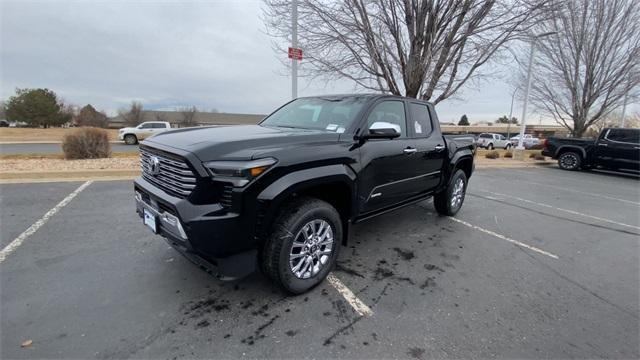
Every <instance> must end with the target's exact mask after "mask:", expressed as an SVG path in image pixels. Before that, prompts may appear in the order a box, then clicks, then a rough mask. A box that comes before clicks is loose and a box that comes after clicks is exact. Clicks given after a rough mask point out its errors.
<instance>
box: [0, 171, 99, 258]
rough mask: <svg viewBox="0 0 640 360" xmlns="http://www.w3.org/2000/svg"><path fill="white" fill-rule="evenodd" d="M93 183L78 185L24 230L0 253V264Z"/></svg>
mask: <svg viewBox="0 0 640 360" xmlns="http://www.w3.org/2000/svg"><path fill="white" fill-rule="evenodd" d="M92 182H93V181H91V180H90V181H87V182H85V183H84V184H82V185H80V186H79V187H78V188H77V189H75V190H74V191H73V192H72V193H71V194H69V195H67V197H66V198H64V199H62V201H60V202H59V203H58V205H56V206H54V207H53V208H52V209H51V210H49V211H47V213H46V214H44V216H43V217H42V218H40V220H38V221H36V222H35V223H33V225H31V226H29V228H28V229H27V230H25V231H24V232H23V233H22V234H20V235H18V237H17V238H15V239H14V240H13V241H12V242H10V243H9V245H7V246H5V247H4V249H2V250H1V251H0V263H2V262H3V261H4V260H5V259H6V258H7V256H8V255H9V254H11V253H12V252H14V251H15V250H16V249H17V248H18V247H19V246H20V245H22V243H23V242H24V241H25V240H26V239H27V238H28V237H29V236H31V235H33V234H34V233H35V232H36V231H38V229H39V228H40V227H41V226H42V225H44V224H46V223H47V221H49V219H50V218H51V217H52V216H53V215H55V214H56V213H57V212H58V211H60V209H62V208H63V207H65V206H66V205H67V204H68V203H69V202H70V201H71V200H73V198H74V197H76V195H78V194H79V193H80V192H81V191H82V190H84V189H85V188H86V187H87V186H89V185H91V183H92Z"/></svg>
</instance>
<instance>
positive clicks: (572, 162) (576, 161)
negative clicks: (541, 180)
mask: <svg viewBox="0 0 640 360" xmlns="http://www.w3.org/2000/svg"><path fill="white" fill-rule="evenodd" d="M581 163H582V159H581V157H580V154H578V153H576V152H573V151H567V152H565V153H562V155H560V156H559V157H558V166H559V167H560V169H562V170H569V171H574V170H578V169H580V164H581Z"/></svg>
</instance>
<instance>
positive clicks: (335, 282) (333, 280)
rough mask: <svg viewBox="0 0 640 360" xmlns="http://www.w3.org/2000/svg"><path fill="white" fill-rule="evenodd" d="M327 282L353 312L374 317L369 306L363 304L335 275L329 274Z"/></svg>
mask: <svg viewBox="0 0 640 360" xmlns="http://www.w3.org/2000/svg"><path fill="white" fill-rule="evenodd" d="M327 281H329V284H331V286H333V287H334V288H335V289H336V290H338V292H339V293H340V295H342V297H344V299H345V300H347V302H348V303H349V305H351V307H352V308H353V310H355V311H356V312H357V313H358V315H360V316H372V315H373V311H372V310H371V308H370V307H369V306H367V304H365V303H363V302H362V300H360V299H358V297H357V296H356V295H355V294H354V293H353V291H351V290H350V289H349V288H348V287H347V286H346V285H345V284H343V283H342V281H340V279H338V278H337V277H336V276H335V275H333V274H329V276H327Z"/></svg>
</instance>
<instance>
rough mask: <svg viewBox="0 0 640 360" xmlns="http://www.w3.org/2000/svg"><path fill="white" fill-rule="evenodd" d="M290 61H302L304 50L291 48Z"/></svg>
mask: <svg viewBox="0 0 640 360" xmlns="http://www.w3.org/2000/svg"><path fill="white" fill-rule="evenodd" d="M289 59H295V60H302V49H298V48H292V47H290V48H289Z"/></svg>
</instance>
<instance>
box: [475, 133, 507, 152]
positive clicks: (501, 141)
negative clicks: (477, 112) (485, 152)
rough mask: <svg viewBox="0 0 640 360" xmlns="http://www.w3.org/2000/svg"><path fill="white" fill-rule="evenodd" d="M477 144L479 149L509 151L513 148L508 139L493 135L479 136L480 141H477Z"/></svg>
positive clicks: (483, 134)
mask: <svg viewBox="0 0 640 360" xmlns="http://www.w3.org/2000/svg"><path fill="white" fill-rule="evenodd" d="M476 144H477V145H478V147H481V148H485V149H489V150H493V149H495V148H499V149H509V148H510V147H511V142H510V141H509V140H507V138H506V137H504V136H503V135H500V134H493V133H482V134H480V135H478V141H476Z"/></svg>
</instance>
